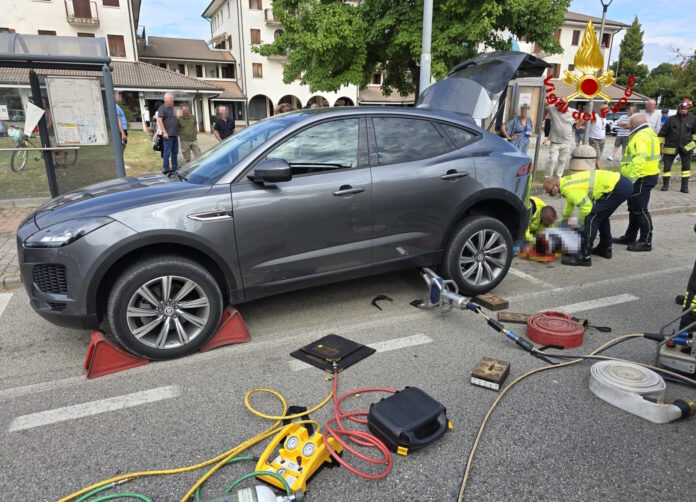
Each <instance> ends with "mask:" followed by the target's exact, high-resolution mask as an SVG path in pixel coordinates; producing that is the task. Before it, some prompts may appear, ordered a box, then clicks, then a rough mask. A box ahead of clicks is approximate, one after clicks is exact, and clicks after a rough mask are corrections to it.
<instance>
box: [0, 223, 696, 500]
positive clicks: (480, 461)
mask: <svg viewBox="0 0 696 502" xmlns="http://www.w3.org/2000/svg"><path fill="white" fill-rule="evenodd" d="M695 216H696V215H695V214H678V215H672V216H659V217H656V218H655V227H656V229H657V230H656V235H655V246H654V248H655V249H654V251H653V252H652V253H641V254H635V253H629V252H627V251H625V250H623V249H619V248H618V247H615V249H614V259H612V260H610V261H609V260H604V259H600V258H596V259H595V264H594V266H593V267H592V268H590V269H585V268H581V269H577V268H571V267H565V266H562V265H550V266H549V265H541V264H536V263H530V262H524V261H519V260H516V261H515V262H514V264H513V267H514V272H513V273H512V274H510V275H509V276H508V277H507V278H506V279H505V281H504V282H503V284H502V285H501V286H500V287H499V288H498V289H497V290H496V291H495V293H496V294H498V295H500V296H503V297H505V298H507V299H508V300H509V301H510V310H513V311H523V312H533V311H536V310H541V309H549V308H553V307H563V306H566V307H567V308H569V309H570V310H573V311H575V312H576V313H578V314H582V316H584V317H588V318H589V319H590V320H591V321H592V322H593V323H595V324H597V325H607V326H611V327H612V328H613V329H614V332H613V333H611V334H607V333H599V332H597V331H594V330H589V331H588V332H587V333H586V335H585V342H584V344H583V346H582V347H581V349H582V351H584V352H589V351H590V350H592V349H593V348H595V347H597V346H599V345H600V344H601V343H603V342H605V341H607V340H609V339H611V338H613V337H615V336H618V335H620V334H625V333H633V332H643V331H648V330H653V329H656V328H658V327H659V326H660V325H661V324H662V323H663V322H664V321H665V320H667V319H669V318H670V317H673V316H675V315H677V313H678V311H679V309H678V307H677V306H676V305H675V304H674V296H675V294H677V293H679V292H681V291H682V290H683V289H684V287H685V285H686V281H687V278H688V274H689V273H690V271H691V268H692V265H693V262H694V250H695V249H696V237H695V236H694V234H693V223H694V217H695ZM623 225H625V220H617V221H616V222H615V225H614V227H615V229H616V230H615V233H616V234H617V235H618V234H620V232H621V231H622V230H623ZM377 294H386V295H389V296H390V297H392V298H393V299H394V302H393V303H389V302H382V303H381V305H382V307H383V310H382V311H379V310H377V309H375V308H374V307H373V306H371V305H370V302H371V300H372V298H373V297H374V296H376V295H377ZM424 294H425V288H424V287H423V285H422V284H421V280H420V277H419V276H418V274H417V272H416V271H407V272H403V273H398V274H390V275H384V276H379V277H375V278H371V279H368V280H360V281H353V282H349V283H344V284H339V285H332V286H327V287H323V288H316V289H312V290H307V291H302V292H297V293H293V294H288V295H284V296H279V297H275V298H269V299H266V300H262V301H257V302H254V303H252V304H249V305H243V306H241V307H240V311H241V312H242V314H243V315H244V317H245V319H246V321H247V323H248V325H249V329H250V331H251V334H252V341H251V342H250V343H247V344H244V345H237V346H232V347H226V348H222V349H218V350H215V351H212V352H208V353H206V354H199V355H195V356H192V357H188V358H185V359H181V360H177V361H173V362H164V363H152V364H149V365H147V366H143V367H140V368H136V369H133V370H129V371H126V372H122V373H118V374H114V375H110V376H106V377H102V378H98V379H95V380H89V381H88V380H85V379H84V378H83V377H82V376H81V371H82V369H81V366H82V362H83V358H84V353H85V349H86V347H87V343H88V340H89V333H86V332H76V331H70V330H64V329H60V328H56V327H54V326H52V325H50V324H48V323H46V322H45V321H43V320H42V319H40V318H39V317H38V316H37V315H35V314H34V313H33V312H32V311H31V309H30V307H29V305H28V302H27V297H26V295H25V294H24V293H23V291H19V290H18V291H15V292H14V293H12V294H7V293H2V294H0V311H2V314H1V317H0V443H1V444H2V448H0V465H2V466H3V467H2V471H0V493H2V494H3V495H2V499H3V500H55V499H57V498H59V497H61V496H64V495H67V494H69V493H71V492H73V491H74V490H77V489H79V488H81V487H83V486H86V485H89V484H91V483H94V482H96V481H99V480H102V479H105V478H108V477H111V476H114V475H116V474H121V473H125V472H130V471H137V470H143V469H151V468H164V467H176V466H183V465H188V464H192V463H196V462H200V461H202V460H204V459H207V458H210V457H213V456H215V455H217V454H218V453H220V452H223V451H225V450H227V449H230V448H232V447H233V446H235V445H236V444H238V443H240V442H242V441H243V440H245V439H246V438H248V437H250V436H252V435H254V434H256V433H258V432H260V431H261V430H262V429H264V428H265V427H267V425H268V422H266V421H265V420H263V419H260V418H257V417H255V416H253V415H251V414H250V413H249V412H248V411H247V410H246V408H245V407H244V404H243V398H244V394H245V393H246V391H248V390H249V389H252V388H254V387H270V388H273V389H276V390H277V391H279V392H281V393H282V394H283V395H285V396H286V398H287V399H288V401H289V402H290V403H291V404H300V405H313V404H314V403H317V402H319V401H320V400H321V399H322V398H323V397H324V396H326V395H327V393H328V392H329V391H330V383H329V382H327V381H325V380H324V375H323V374H322V373H321V372H319V370H316V369H313V368H309V369H298V366H297V365H296V364H293V363H292V361H293V359H292V358H290V357H289V353H290V352H291V351H293V350H295V349H297V348H298V347H300V346H302V345H304V344H306V343H308V342H310V341H312V340H314V339H317V338H319V337H321V336H323V335H325V334H327V333H337V334H340V335H342V336H346V337H348V338H351V339H353V340H356V341H359V342H362V343H370V344H373V343H377V342H383V343H381V344H380V345H378V346H379V347H380V348H381V349H382V350H381V351H379V352H377V353H376V354H374V355H372V356H370V357H369V358H367V359H365V360H364V361H362V362H360V363H359V364H357V365H356V366H354V367H352V368H350V369H348V370H347V371H345V372H344V373H343V374H342V375H341V377H340V389H339V392H340V391H348V390H352V389H355V388H359V387H366V386H386V387H392V388H396V389H400V388H403V387H405V386H417V387H420V388H422V389H423V390H425V391H426V392H428V393H430V394H431V395H432V396H433V397H435V398H436V399H438V400H439V401H441V402H442V403H443V404H444V405H445V406H446V407H447V410H448V416H449V418H450V419H451V420H452V421H453V423H454V429H453V430H452V431H450V432H448V433H447V434H446V435H445V437H444V438H443V439H441V440H439V441H438V442H436V443H434V444H433V445H431V446H429V447H428V448H426V449H424V450H421V451H419V452H415V453H412V454H409V455H408V456H407V457H401V456H395V457H394V466H393V470H392V472H391V474H390V475H389V476H388V477H387V478H386V479H384V480H381V481H365V480H362V479H359V478H357V477H355V476H354V475H352V474H350V473H349V472H348V471H347V470H345V469H324V470H322V471H320V472H319V473H318V474H317V476H316V477H315V478H314V479H312V481H311V482H310V484H309V488H308V494H307V499H306V500H309V501H353V500H370V501H372V500H374V501H377V500H379V501H392V500H393V501H400V500H423V501H445V500H456V497H457V494H458V492H459V487H460V483H461V479H462V475H463V472H464V468H465V463H466V460H467V456H468V453H469V450H470V448H471V445H472V442H473V440H474V437H475V435H476V432H477V430H478V427H479V424H480V422H481V420H482V418H483V416H484V414H485V413H486V411H487V409H488V407H489V406H490V405H491V403H492V402H493V400H494V399H495V398H496V396H497V394H496V393H494V392H492V391H489V390H485V389H481V388H476V387H473V386H471V385H470V383H469V374H470V372H471V370H472V369H473V368H474V366H475V365H476V363H477V362H478V360H479V359H480V358H481V357H482V356H491V357H495V358H498V359H503V360H507V361H509V362H510V363H511V365H512V369H511V378H514V377H515V376H518V375H520V374H521V373H523V372H525V371H527V370H529V369H531V368H534V367H537V366H539V365H540V364H542V363H540V362H539V361H537V360H535V359H533V358H531V357H530V356H528V355H526V354H525V353H524V352H522V351H520V350H519V349H517V348H516V346H515V345H514V344H512V343H511V342H509V341H507V340H505V339H504V338H503V337H502V335H500V334H497V333H496V332H494V331H493V330H491V329H490V328H488V327H487V326H486V325H485V324H484V322H483V320H482V319H480V318H479V317H478V316H475V315H474V314H472V313H468V312H451V313H449V314H444V315H441V314H438V313H435V312H425V311H420V310H417V309H415V308H413V307H411V306H409V302H410V301H411V300H413V299H415V298H418V297H422V296H423V295H424ZM585 302H591V303H585ZM578 303H582V305H579V306H578V305H577V304H578ZM3 305H4V306H5V308H4V309H2V306H3ZM568 306H570V307H568ZM524 331H525V330H524V328H519V329H518V332H519V333H521V334H523V333H524ZM388 349H391V350H388ZM654 349H655V344H654V342H651V341H648V340H635V341H633V340H632V341H628V342H626V343H624V344H622V345H620V346H618V347H616V348H614V349H612V350H611V351H610V354H613V355H616V356H620V357H625V358H630V359H634V360H638V361H643V362H646V363H652V362H653V361H654ZM578 350H580V349H578ZM589 367H590V365H589V364H587V363H583V364H579V365H575V366H573V367H570V368H563V369H558V370H552V371H548V372H544V373H542V374H540V375H537V376H533V377H531V378H530V379H528V380H525V381H524V382H522V383H521V384H519V386H518V387H516V388H514V389H513V390H511V391H510V392H509V393H508V395H507V396H506V397H505V398H504V399H503V401H502V402H501V404H500V406H499V407H498V408H497V409H496V411H495V412H494V414H493V415H492V417H491V420H490V422H489V426H488V428H487V430H486V432H485V434H484V436H483V439H482V443H481V446H480V448H479V451H478V454H477V456H476V458H475V461H474V468H473V471H472V474H471V478H470V481H469V484H468V487H467V491H466V497H465V499H466V500H475V501H479V500H484V501H487V500H501V499H508V500H565V501H573V500H578V501H586V500H627V501H628V500H631V501H634V500H656V499H661V500H686V499H692V498H693V491H694V488H696V481H695V480H696V465H695V464H694V462H693V447H694V444H696V420H691V421H680V422H675V423H672V424H667V425H655V424H652V423H649V422H647V421H644V420H642V419H640V418H638V417H635V416H633V415H630V414H628V413H625V412H623V411H621V410H619V409H617V408H614V407H612V406H610V405H608V404H606V403H605V402H603V401H601V400H599V399H598V398H596V397H595V396H594V395H593V394H592V393H591V392H590V391H589V389H588V388H587V377H588V372H589ZM143 391H151V392H149V393H146V394H142V392H143ZM133 393H141V394H136V396H130V397H129V398H127V399H130V400H131V401H130V402H131V404H133V400H135V399H138V398H142V399H143V400H145V401H151V402H147V403H145V404H139V405H133V406H131V407H127V408H122V409H116V410H112V411H105V412H102V413H99V414H93V415H90V416H84V417H81V418H72V419H71V418H69V413H68V415H66V417H64V418H66V419H65V420H63V421H59V422H54V423H47V424H45V425H39V423H40V422H39V421H40V420H42V419H45V420H46V421H49V422H50V421H52V420H55V419H57V418H59V417H60V416H61V415H60V413H61V412H60V411H50V410H56V409H58V408H63V407H67V406H72V405H76V404H80V403H89V402H93V401H99V400H103V399H106V398H112V397H117V396H126V395H132V394H133ZM680 395H686V396H688V397H690V398H691V399H694V400H696V391H695V390H694V389H689V388H686V387H682V386H679V385H676V384H672V383H669V384H668V398H674V397H678V396H680ZM153 396H154V397H153ZM127 399H126V400H127ZM372 400H374V396H371V395H362V396H360V397H359V398H355V399H353V400H351V401H349V403H348V405H347V407H348V408H350V409H366V408H367V406H368V404H369V403H370V402H371V401H372ZM254 403H255V404H257V405H258V407H260V408H263V409H265V410H268V411H269V412H272V413H275V412H277V411H279V410H278V405H277V404H276V403H274V402H273V401H272V400H270V399H267V398H265V397H263V396H261V397H259V398H258V399H255V400H254ZM136 404H137V403H136ZM40 412H48V413H46V414H44V415H38V416H37V415H34V414H36V413H40ZM63 412H65V410H63ZM329 416H330V411H329V407H327V408H325V409H322V410H321V411H319V412H318V413H317V414H316V416H315V417H313V418H316V419H318V420H319V421H321V422H323V421H324V420H326V419H327V418H329ZM261 451H262V447H261V446H257V447H254V448H252V450H251V452H252V453H253V454H256V455H258V454H259V453H261ZM252 467H253V466H252V465H248V464H241V465H240V464H236V465H234V466H228V467H226V468H224V469H223V470H222V471H221V472H220V473H218V474H216V475H215V476H214V477H213V478H212V479H211V480H210V481H209V482H208V483H206V485H205V488H204V491H203V495H204V497H203V498H205V497H213V496H214V495H217V494H220V493H221V492H222V490H223V489H224V487H225V486H227V485H228V484H229V483H230V482H231V481H232V480H233V479H235V478H237V477H238V476H239V475H241V474H243V473H245V472H247V471H250V470H252ZM200 474H201V473H200V472H198V473H189V474H182V475H176V476H169V477H154V478H149V479H143V480H137V481H134V482H131V483H129V484H127V485H123V486H122V487H119V488H117V490H118V489H121V490H126V489H132V490H136V491H140V492H143V493H146V494H148V495H150V496H151V497H152V498H153V499H154V500H158V501H159V500H166V501H169V500H178V499H179V497H181V496H182V495H183V494H184V493H185V492H186V491H187V489H188V487H189V486H191V485H192V484H193V483H194V482H195V481H196V479H197V478H198V475H200ZM689 493H691V494H692V495H689Z"/></svg>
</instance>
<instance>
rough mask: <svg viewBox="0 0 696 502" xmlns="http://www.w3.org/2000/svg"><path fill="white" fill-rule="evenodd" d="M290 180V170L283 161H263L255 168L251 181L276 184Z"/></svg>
mask: <svg viewBox="0 0 696 502" xmlns="http://www.w3.org/2000/svg"><path fill="white" fill-rule="evenodd" d="M291 179H292V168H291V167H290V165H289V164H288V163H287V162H285V161H284V160H283V159H265V160H262V161H261V162H260V163H259V164H258V165H257V166H256V167H255V168H254V175H253V181H256V182H263V183H278V182H280V181H290V180H291Z"/></svg>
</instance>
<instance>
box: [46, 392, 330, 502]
mask: <svg viewBox="0 0 696 502" xmlns="http://www.w3.org/2000/svg"><path fill="white" fill-rule="evenodd" d="M259 392H265V393H269V394H271V395H273V396H274V397H276V398H277V399H278V400H279V401H280V403H281V404H282V407H283V412H282V414H281V415H267V414H265V413H261V412H260V411H258V410H256V409H254V408H253V407H252V406H251V404H249V397H250V396H251V395H252V394H256V393H259ZM332 397H333V390H332V391H331V392H330V393H329V395H328V396H326V398H324V400H322V401H321V402H320V403H319V404H318V405H316V406H314V407H313V408H311V409H309V410H307V411H305V412H302V413H296V414H294V415H286V413H287V411H288V404H287V401H286V400H285V398H284V397H283V395H282V394H280V393H279V392H276V391H274V390H270V389H259V388H257V389H252V390H250V391H249V392H247V393H246V395H245V396H244V404H245V405H246V407H247V408H248V409H249V411H250V412H252V413H253V414H254V415H257V416H259V417H261V418H265V419H267V420H275V422H274V423H273V425H271V426H270V427H268V428H267V429H266V430H264V431H263V432H261V433H259V434H257V435H256V436H254V437H252V438H250V439H248V440H246V441H244V442H243V443H241V444H239V445H237V446H235V447H234V448H232V449H231V450H228V451H226V452H224V453H221V454H220V455H218V456H216V457H214V458H211V459H209V460H206V461H204V462H201V463H198V464H194V465H189V466H186V467H178V468H174V469H159V470H151V471H138V472H132V473H128V474H121V475H120V476H115V477H113V478H110V479H106V480H104V481H100V482H99V483H95V484H93V485H91V486H88V487H86V488H82V489H81V490H78V491H76V492H75V493H71V494H70V495H68V496H67V497H63V498H62V499H60V500H59V502H69V501H70V500H73V499H75V498H77V497H80V496H82V495H84V494H85V493H87V492H89V491H92V490H94V489H95V488H100V487H102V486H105V485H108V484H110V483H117V482H123V481H125V480H128V481H130V480H132V479H135V478H140V477H147V476H166V475H171V474H181V473H183V472H191V471H196V470H198V469H202V468H203V467H208V466H210V465H213V464H215V465H214V467H213V468H212V469H210V470H209V471H208V472H206V473H205V474H204V475H203V476H202V477H201V478H200V479H199V480H198V481H197V482H196V483H195V484H194V485H193V486H192V487H191V489H190V490H189V491H188V492H187V493H186V495H184V497H183V498H182V499H181V501H182V502H186V501H188V500H189V499H190V498H191V496H192V495H193V493H194V492H195V491H196V489H197V488H198V487H200V486H201V485H202V484H203V483H204V482H205V481H206V480H207V479H208V478H209V477H210V476H212V475H213V474H214V473H215V472H216V471H217V470H218V469H220V467H222V466H223V465H225V464H226V463H227V462H228V461H229V460H230V459H232V458H234V457H236V456H237V455H239V454H240V453H242V452H243V451H245V450H247V449H249V448H251V447H252V446H254V445H255V444H257V443H259V442H261V441H263V440H264V439H267V438H269V437H271V436H273V435H274V434H277V433H278V432H280V430H281V429H282V428H283V423H282V421H283V420H293V419H297V418H301V417H304V416H307V415H309V414H310V413H314V412H315V411H317V410H319V409H320V408H322V407H323V406H325V405H326V404H327V403H328V402H329V401H331V398H332ZM300 423H311V424H313V425H315V427H317V430H318V429H319V424H318V423H317V422H315V421H313V420H304V421H301V422H300Z"/></svg>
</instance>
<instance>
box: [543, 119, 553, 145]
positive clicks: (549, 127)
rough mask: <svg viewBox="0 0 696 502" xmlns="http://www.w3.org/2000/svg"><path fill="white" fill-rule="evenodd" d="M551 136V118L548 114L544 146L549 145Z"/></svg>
mask: <svg viewBox="0 0 696 502" xmlns="http://www.w3.org/2000/svg"><path fill="white" fill-rule="evenodd" d="M549 134H551V117H549V114H548V113H547V114H546V117H544V145H548V144H549Z"/></svg>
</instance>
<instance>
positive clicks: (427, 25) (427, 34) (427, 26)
mask: <svg viewBox="0 0 696 502" xmlns="http://www.w3.org/2000/svg"><path fill="white" fill-rule="evenodd" d="M432 29H433V0H425V1H424V2H423V41H422V43H421V60H420V80H419V82H418V94H419V95H420V94H423V91H424V90H425V88H426V87H428V86H429V85H430V61H431V57H430V40H431V38H432ZM416 100H417V98H416Z"/></svg>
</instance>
